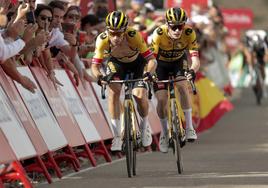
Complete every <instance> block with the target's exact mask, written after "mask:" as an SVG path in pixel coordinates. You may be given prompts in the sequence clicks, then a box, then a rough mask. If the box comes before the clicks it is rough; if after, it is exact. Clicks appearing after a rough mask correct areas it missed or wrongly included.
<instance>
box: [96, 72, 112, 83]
mask: <svg viewBox="0 0 268 188" xmlns="http://www.w3.org/2000/svg"><path fill="white" fill-rule="evenodd" d="M113 77H114V73H110V74H107V75H105V76H103V75H101V76H99V77H98V82H97V83H98V84H99V85H100V86H102V85H107V84H109V82H110V81H111V80H112V79H113Z"/></svg>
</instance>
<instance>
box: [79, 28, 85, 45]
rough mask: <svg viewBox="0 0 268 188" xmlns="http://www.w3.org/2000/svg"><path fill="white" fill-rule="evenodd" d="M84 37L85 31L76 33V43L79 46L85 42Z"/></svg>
mask: <svg viewBox="0 0 268 188" xmlns="http://www.w3.org/2000/svg"><path fill="white" fill-rule="evenodd" d="M86 36H87V32H85V31H79V32H77V41H78V42H79V44H83V43H85V42H86Z"/></svg>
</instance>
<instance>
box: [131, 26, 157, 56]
mask: <svg viewBox="0 0 268 188" xmlns="http://www.w3.org/2000/svg"><path fill="white" fill-rule="evenodd" d="M135 32H136V31H135ZM130 35H132V34H130ZM130 39H131V40H130V41H131V45H132V47H133V48H137V49H138V50H139V51H140V53H141V55H142V56H143V57H144V58H145V59H147V58H148V57H150V56H151V55H152V54H153V53H152V51H151V50H150V49H149V48H148V46H147V44H146V43H145V41H144V39H143V37H142V36H141V34H140V32H136V33H135V34H133V36H132V37H130Z"/></svg>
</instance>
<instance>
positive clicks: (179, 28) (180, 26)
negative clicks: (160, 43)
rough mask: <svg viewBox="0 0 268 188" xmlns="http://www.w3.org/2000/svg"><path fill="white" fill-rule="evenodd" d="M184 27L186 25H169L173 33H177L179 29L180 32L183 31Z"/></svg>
mask: <svg viewBox="0 0 268 188" xmlns="http://www.w3.org/2000/svg"><path fill="white" fill-rule="evenodd" d="M184 25H185V24H181V25H171V24H169V25H168V26H169V27H170V29H171V30H172V31H176V30H177V29H178V30H179V31H181V30H183V28H184Z"/></svg>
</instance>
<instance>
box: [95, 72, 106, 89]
mask: <svg viewBox="0 0 268 188" xmlns="http://www.w3.org/2000/svg"><path fill="white" fill-rule="evenodd" d="M97 83H98V85H99V86H102V85H105V84H107V82H105V81H104V80H103V75H100V76H98V80H97Z"/></svg>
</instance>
